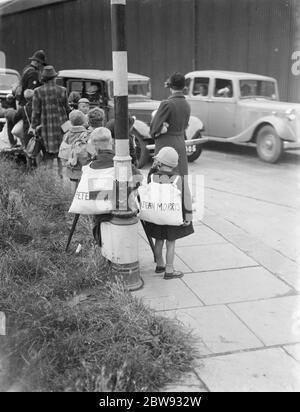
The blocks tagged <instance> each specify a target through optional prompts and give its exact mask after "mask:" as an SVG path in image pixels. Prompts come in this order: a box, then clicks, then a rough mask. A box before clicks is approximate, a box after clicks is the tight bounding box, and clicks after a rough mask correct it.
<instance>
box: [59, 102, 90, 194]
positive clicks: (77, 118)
mask: <svg viewBox="0 0 300 412" xmlns="http://www.w3.org/2000/svg"><path fill="white" fill-rule="evenodd" d="M69 119H70V122H71V127H70V130H69V131H68V132H67V133H66V134H65V136H64V139H63V142H62V144H61V147H60V151H59V157H61V158H62V159H64V160H65V166H66V167H67V172H66V174H67V176H68V177H69V179H70V181H71V182H74V183H75V187H77V185H78V182H79V180H80V177H81V168H82V166H84V165H85V164H87V163H88V161H89V155H88V152H87V149H86V147H87V137H88V133H87V130H86V128H85V127H84V124H85V121H86V119H85V116H84V114H83V113H82V112H81V111H80V110H72V111H71V112H70V114H69Z"/></svg>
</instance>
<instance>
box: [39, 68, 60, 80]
mask: <svg viewBox="0 0 300 412" xmlns="http://www.w3.org/2000/svg"><path fill="white" fill-rule="evenodd" d="M56 76H57V73H56V71H55V69H54V67H53V66H45V67H44V69H43V72H42V80H44V81H47V80H51V79H53V78H54V77H56Z"/></svg>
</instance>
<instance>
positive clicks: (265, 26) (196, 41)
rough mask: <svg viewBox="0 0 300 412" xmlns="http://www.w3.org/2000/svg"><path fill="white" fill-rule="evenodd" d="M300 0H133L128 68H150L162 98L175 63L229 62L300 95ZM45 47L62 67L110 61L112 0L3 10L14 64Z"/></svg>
mask: <svg viewBox="0 0 300 412" xmlns="http://www.w3.org/2000/svg"><path fill="white" fill-rule="evenodd" d="M296 3H297V0H127V5H128V6H127V20H128V25H127V32H128V59H129V71H132V72H137V73H141V74H145V75H149V76H150V77H151V78H152V83H153V87H152V90H153V97H154V98H159V99H161V98H163V97H164V96H165V95H166V94H165V93H166V91H164V89H163V82H164V80H165V79H166V77H167V76H168V75H169V74H170V73H172V72H173V71H177V70H178V71H181V72H184V73H186V72H188V71H191V70H194V69H223V70H240V71H249V72H254V73H259V74H265V75H270V76H274V77H276V78H277V79H278V80H279V86H280V94H281V97H282V98H283V99H284V100H287V99H289V100H291V101H299V92H298V88H297V87H295V86H296V85H297V86H298V78H296V77H295V76H293V75H291V65H292V60H291V55H292V52H293V51H294V48H295V41H294V37H295V33H294V32H295V30H296V27H295V26H294V25H293V10H294V7H296V6H295V5H296ZM299 46H300V45H299ZM41 48H42V49H44V50H45V51H46V53H47V56H48V61H49V63H51V64H53V65H54V66H55V67H56V68H57V69H63V68H64V69H66V68H69V69H70V68H100V69H110V68H111V40H110V1H109V0H67V1H65V2H59V3H54V4H52V5H48V6H44V7H38V8H34V9H31V10H27V11H26V10H23V11H20V12H17V13H14V14H8V15H4V16H2V18H1V20H0V50H3V51H4V52H5V53H6V58H7V65H8V67H11V68H16V69H17V70H21V69H22V68H23V67H24V66H25V64H26V63H27V58H28V56H30V55H31V54H32V53H33V51H34V50H37V49H41Z"/></svg>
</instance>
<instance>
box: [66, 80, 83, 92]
mask: <svg viewBox="0 0 300 412" xmlns="http://www.w3.org/2000/svg"><path fill="white" fill-rule="evenodd" d="M68 91H69V93H70V92H79V93H80V94H81V93H82V91H83V82H82V81H80V80H69V81H68Z"/></svg>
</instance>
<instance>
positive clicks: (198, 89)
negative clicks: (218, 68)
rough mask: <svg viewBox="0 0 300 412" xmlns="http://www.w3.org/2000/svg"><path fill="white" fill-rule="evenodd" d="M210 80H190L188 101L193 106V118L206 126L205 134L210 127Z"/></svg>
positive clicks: (199, 78) (196, 78)
mask: <svg viewBox="0 0 300 412" xmlns="http://www.w3.org/2000/svg"><path fill="white" fill-rule="evenodd" d="M210 92H211V91H210V78H209V77H195V78H191V79H189V82H188V93H187V95H186V100H187V102H188V103H189V104H190V106H191V116H196V117H198V118H199V119H200V120H201V121H202V123H203V125H204V134H206V130H207V127H208V103H209V95H210Z"/></svg>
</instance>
